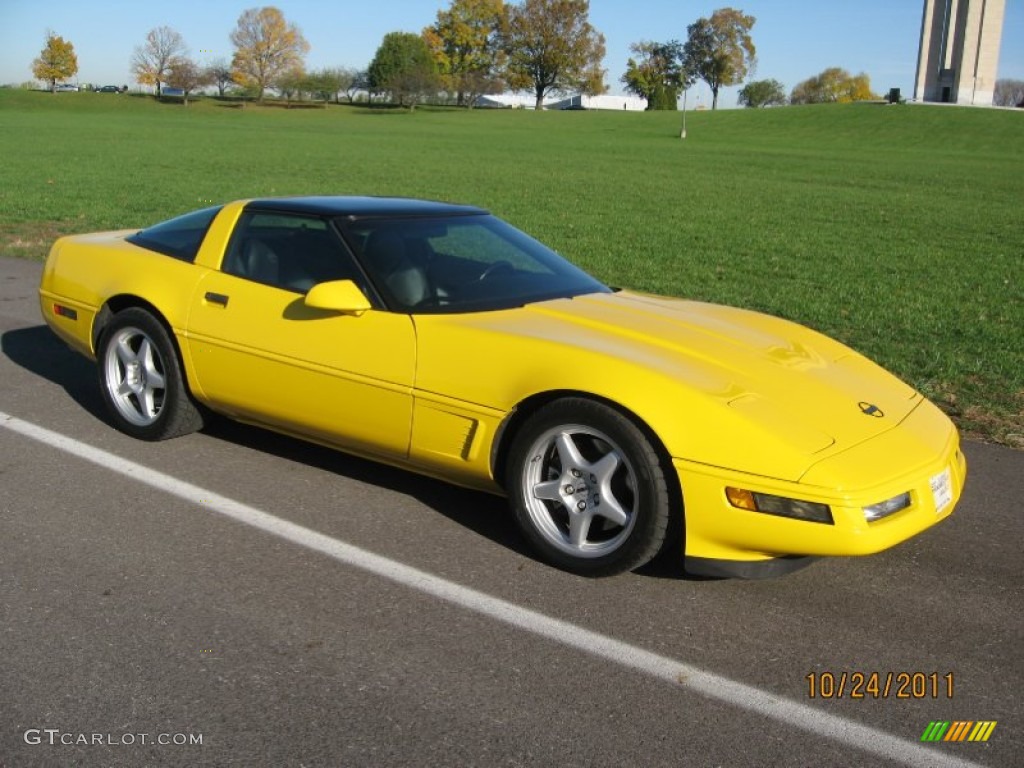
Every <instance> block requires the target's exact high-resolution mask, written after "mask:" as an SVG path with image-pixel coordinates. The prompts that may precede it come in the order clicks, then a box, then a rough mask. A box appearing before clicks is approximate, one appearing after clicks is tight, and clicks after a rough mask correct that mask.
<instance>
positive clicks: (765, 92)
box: [739, 80, 786, 109]
mask: <svg viewBox="0 0 1024 768" xmlns="http://www.w3.org/2000/svg"><path fill="white" fill-rule="evenodd" d="M739 103H740V104H741V105H743V106H745V107H748V108H755V109H756V108H758V107H773V106H778V105H781V104H785V103H786V89H785V87H784V86H783V85H782V83H780V82H779V81H778V80H755V81H753V82H751V83H747V84H746V85H745V86H743V90H741V91H740V97H739Z"/></svg>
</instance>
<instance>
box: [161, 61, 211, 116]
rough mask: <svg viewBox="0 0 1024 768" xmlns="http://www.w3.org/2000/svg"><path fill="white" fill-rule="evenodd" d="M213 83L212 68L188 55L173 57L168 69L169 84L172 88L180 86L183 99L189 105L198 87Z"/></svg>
mask: <svg viewBox="0 0 1024 768" xmlns="http://www.w3.org/2000/svg"><path fill="white" fill-rule="evenodd" d="M212 83H213V80H212V77H211V74H210V70H209V69H206V68H204V67H200V66H199V65H198V64H196V63H195V61H193V60H192V59H190V58H188V57H187V56H177V57H175V58H173V59H171V63H170V66H169V68H168V70H167V85H169V86H170V87H172V88H180V89H181V95H182V100H183V101H184V102H185V106H186V107H187V106H188V97H189V94H191V93H192V92H193V91H195V90H196V89H197V88H202V87H203V86H205V85H210V84H212Z"/></svg>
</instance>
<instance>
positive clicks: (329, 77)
mask: <svg viewBox="0 0 1024 768" xmlns="http://www.w3.org/2000/svg"><path fill="white" fill-rule="evenodd" d="M355 77H356V71H355V70H354V69H351V68H349V67H334V68H325V69H318V70H317V71H315V72H310V73H309V75H308V76H307V78H306V84H307V86H308V88H309V92H310V94H312V95H313V97H314V98H321V99H323V100H324V101H330V100H331V99H334V103H335V104H337V103H340V98H339V95H340V94H341V92H342V91H345V92H346V94H347V93H348V89H349V88H350V87H351V85H352V81H353V80H354V79H355Z"/></svg>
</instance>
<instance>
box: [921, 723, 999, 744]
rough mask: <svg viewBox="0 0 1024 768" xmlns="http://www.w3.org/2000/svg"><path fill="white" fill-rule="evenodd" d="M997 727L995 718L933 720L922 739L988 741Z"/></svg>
mask: <svg viewBox="0 0 1024 768" xmlns="http://www.w3.org/2000/svg"><path fill="white" fill-rule="evenodd" d="M995 729H996V721H995V720H977V721H975V720H954V721H952V722H950V721H949V720H932V722H930V723H928V727H927V728H925V729H924V733H922V734H921V741H988V737H989V736H991V735H992V731H994V730H995Z"/></svg>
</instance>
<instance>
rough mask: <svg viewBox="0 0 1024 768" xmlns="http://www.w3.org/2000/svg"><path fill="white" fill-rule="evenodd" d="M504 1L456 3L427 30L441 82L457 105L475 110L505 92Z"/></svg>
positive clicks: (461, 0)
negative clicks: (488, 97)
mask: <svg viewBox="0 0 1024 768" xmlns="http://www.w3.org/2000/svg"><path fill="white" fill-rule="evenodd" d="M504 21H505V3H504V0H452V4H451V7H450V8H449V9H448V10H447V11H445V10H441V11H438V12H437V21H435V22H434V24H433V25H432V26H429V27H427V28H426V29H424V30H423V39H424V40H425V41H426V43H427V47H428V48H429V49H430V53H431V55H432V56H433V57H434V61H435V62H436V63H437V71H438V73H439V74H440V76H441V82H442V84H443V86H444V88H445V89H446V90H447V91H448V92H449V93H454V94H456V103H457V104H458V105H459V106H460V107H461V106H468V107H472V106H473V103H474V102H475V101H476V100H477V98H478V97H479V96H481V95H483V94H484V93H486V92H488V91H491V92H493V91H497V90H501V88H502V84H501V82H500V78H499V77H498V70H499V68H500V67H501V65H502V63H503V58H504V53H503V51H502V50H501V31H502V27H503V24H504Z"/></svg>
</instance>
